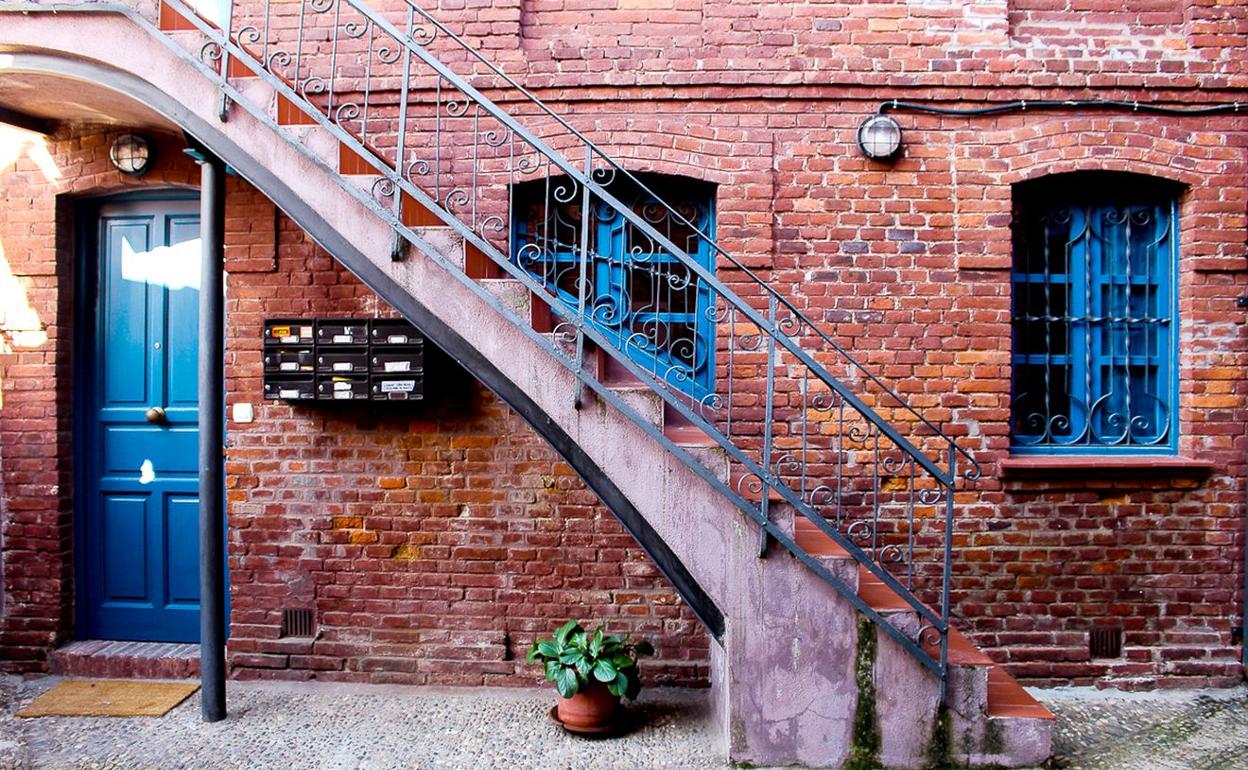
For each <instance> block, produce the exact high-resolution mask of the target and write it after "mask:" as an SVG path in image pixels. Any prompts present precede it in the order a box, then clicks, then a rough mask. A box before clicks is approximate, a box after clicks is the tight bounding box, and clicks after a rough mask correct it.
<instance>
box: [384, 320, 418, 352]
mask: <svg viewBox="0 0 1248 770" xmlns="http://www.w3.org/2000/svg"><path fill="white" fill-rule="evenodd" d="M371 339H372V343H373V345H374V347H381V346H382V345H385V346H391V345H396V346H398V345H406V346H408V347H421V346H422V345H424V343H425V338H424V336H423V335H422V334H421V333H420V332H419V331H417V329H416V327H415V326H412V325H411V324H410V323H408V322H407V321H404V320H403V319H402V318H374V319H373V334H372V337H371Z"/></svg>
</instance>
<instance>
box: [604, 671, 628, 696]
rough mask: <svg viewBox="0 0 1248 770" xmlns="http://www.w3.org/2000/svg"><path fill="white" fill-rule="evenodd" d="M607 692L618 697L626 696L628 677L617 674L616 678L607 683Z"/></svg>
mask: <svg viewBox="0 0 1248 770" xmlns="http://www.w3.org/2000/svg"><path fill="white" fill-rule="evenodd" d="M607 692H609V693H611V694H612V695H614V696H615V697H617V698H622V697H624V693H626V692H628V677H626V676H624V675H623V674H616V676H615V679H613V680H611V681H610V682H608V683H607Z"/></svg>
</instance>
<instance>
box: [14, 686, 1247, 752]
mask: <svg viewBox="0 0 1248 770" xmlns="http://www.w3.org/2000/svg"><path fill="white" fill-rule="evenodd" d="M57 681H58V680H56V679H55V678H52V677H45V678H39V679H32V680H22V679H18V678H16V677H5V676H0V769H3V770H8V769H9V768H14V769H17V768H20V769H21V770H27V769H28V768H29V769H30V770H34V769H35V768H57V769H58V770H59V769H65V770H69V769H71V768H72V769H74V770H77V769H83V770H86V769H88V768H89V769H91V770H104V769H105V768H107V769H109V770H112V769H114V768H116V769H117V770H122V769H124V770H147V769H148V768H151V769H152V770H157V769H159V770H177V769H179V768H220V769H221V770H235V769H239V770H268V769H269V768H273V769H274V770H303V769H304V768H323V769H324V770H339V769H341V770H374V769H375V770H382V769H383V768H384V769H386V770H389V769H390V768H396V769H400V768H401V769H402V770H458V769H460V768H462V769H463V770H478V769H484V768H505V769H506V770H529V769H532V770H564V769H567V770H599V769H604V770H605V769H606V768H611V769H613V770H616V769H618V770H651V769H653V770H704V769H709V768H724V767H726V765H725V764H724V763H723V762H722V761H721V759H720V757H719V753H718V751H717V750H716V744H715V740H714V736H713V735H712V732H711V729H710V725H709V719H710V715H709V712H708V709H707V705H706V694H705V691H692V690H663V689H651V690H647V691H645V692H643V693H642V697H641V699H640V700H639V701H638V702H637V703H636V704H635V705H633V706H632V707H631V708H630V714H631V716H632V728H631V729H630V730H629V731H628V732H627V733H626V734H625V735H623V736H622V737H619V738H616V739H613V740H586V739H581V738H574V737H572V736H569V735H567V734H566V733H564V732H563V731H562V730H560V729H559V728H558V727H557V726H555V725H554V724H552V723H551V722H550V721H549V719H548V717H547V712H549V710H550V707H551V704H552V702H553V696H552V695H551V694H550V693H549V692H547V691H544V690H514V689H482V688H475V689H438V690H435V689H431V688H412V687H397V686H394V687H391V686H367V685H336V684H319V683H318V684H307V683H301V684H278V683H245V682H231V683H230V684H229V699H230V717H229V718H228V719H226V720H225V721H223V722H218V723H216V724H211V725H209V724H203V723H202V722H200V721H199V698H198V696H192V697H191V698H189V699H188V700H187V701H186V702H184V703H183V704H182V705H180V706H179V707H178V708H176V709H174V710H173V711H171V712H170V713H169V714H167V715H166V716H164V717H161V718H158V719H152V718H40V719H17V718H15V717H13V716H12V715H13V712H14V711H16V710H17V709H19V708H21V707H22V706H23V705H25V704H27V703H29V702H30V701H31V700H33V699H34V698H35V696H37V695H38V694H39V693H41V692H43V691H44V690H46V689H48V688H49V687H51V686H52V685H54V684H55V683H56V682H57ZM1036 694H1037V695H1038V696H1039V697H1040V698H1041V700H1043V701H1044V703H1045V704H1046V705H1047V706H1049V707H1050V708H1051V709H1052V710H1053V711H1054V713H1055V714H1056V715H1057V724H1056V727H1055V730H1054V750H1055V752H1056V757H1055V759H1054V761H1053V765H1052V766H1053V767H1054V768H1057V769H1060V770H1248V688H1237V689H1234V690H1205V691H1178V692H1163V693H1142V694H1133V693H1118V692H1113V691H1096V690H1091V689H1084V688H1078V689H1076V688H1069V689H1059V690H1041V691H1036Z"/></svg>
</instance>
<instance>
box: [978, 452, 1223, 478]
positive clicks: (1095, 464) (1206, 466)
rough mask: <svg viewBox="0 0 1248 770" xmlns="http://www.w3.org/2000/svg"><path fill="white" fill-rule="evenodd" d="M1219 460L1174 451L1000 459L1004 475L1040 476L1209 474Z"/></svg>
mask: <svg viewBox="0 0 1248 770" xmlns="http://www.w3.org/2000/svg"><path fill="white" fill-rule="evenodd" d="M1216 467H1217V464H1216V463H1212V462H1209V461H1207V460H1197V459H1195V458H1192V457H1176V456H1174V455H1134V456H1129V457H1112V456H1105V455H1100V456H1083V457H1072V456H1064V457H1053V456H1043V457H1042V456H1038V455H1026V456H1017V455H1016V456H1014V457H1007V458H1005V459H1004V460H1002V461H1001V462H1000V465H999V468H1000V473H1001V476H1002V478H1020V477H1031V478H1035V477H1040V476H1067V477H1083V476H1110V477H1115V478H1120V477H1123V476H1146V475H1153V474H1161V475H1165V476H1208V475H1209V474H1210V473H1212V472H1213V470H1214V468H1216Z"/></svg>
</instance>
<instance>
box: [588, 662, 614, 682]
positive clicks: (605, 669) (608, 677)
mask: <svg viewBox="0 0 1248 770" xmlns="http://www.w3.org/2000/svg"><path fill="white" fill-rule="evenodd" d="M618 674H619V672H618V671H616V670H615V664H613V663H612V662H611V661H609V660H600V661H598V663H596V664H595V665H594V679H597V680H598V681H599V682H610V681H612V680H613V679H615V677H616V676H617V675H618Z"/></svg>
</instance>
